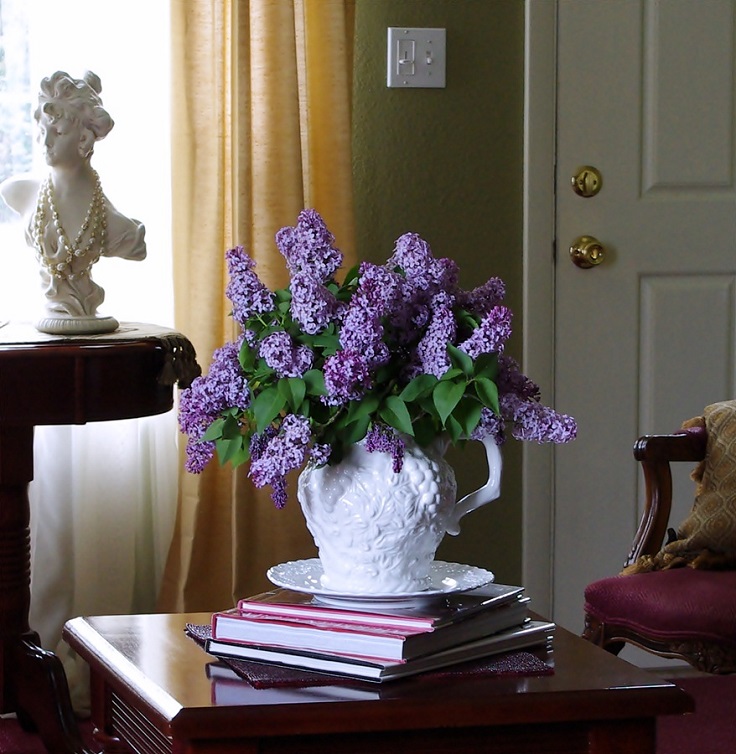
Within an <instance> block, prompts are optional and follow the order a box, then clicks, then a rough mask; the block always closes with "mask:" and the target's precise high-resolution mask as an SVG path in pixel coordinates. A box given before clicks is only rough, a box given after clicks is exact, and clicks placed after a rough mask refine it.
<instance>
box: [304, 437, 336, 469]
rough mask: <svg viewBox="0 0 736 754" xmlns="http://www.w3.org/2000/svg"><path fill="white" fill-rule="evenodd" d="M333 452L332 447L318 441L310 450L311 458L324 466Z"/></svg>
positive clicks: (318, 464)
mask: <svg viewBox="0 0 736 754" xmlns="http://www.w3.org/2000/svg"><path fill="white" fill-rule="evenodd" d="M331 454H332V448H331V447H330V446H329V445H328V444H326V443H320V442H316V443H314V444H313V445H312V448H311V450H310V451H309V459H310V461H311V462H312V463H313V464H314V465H315V466H324V465H325V464H326V463H327V462H328V461H329V460H330V455H331Z"/></svg>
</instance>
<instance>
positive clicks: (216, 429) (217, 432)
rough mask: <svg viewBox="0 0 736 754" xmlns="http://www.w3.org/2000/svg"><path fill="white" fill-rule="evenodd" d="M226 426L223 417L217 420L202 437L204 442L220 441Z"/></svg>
mask: <svg viewBox="0 0 736 754" xmlns="http://www.w3.org/2000/svg"><path fill="white" fill-rule="evenodd" d="M224 426H225V419H224V418H222V417H221V418H219V419H215V420H214V421H213V422H212V424H210V426H209V427H207V429H206V430H205V433H204V434H203V435H202V440H206V441H207V442H213V441H214V440H219V439H220V438H221V437H222V428H223V427H224Z"/></svg>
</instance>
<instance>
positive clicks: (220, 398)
mask: <svg viewBox="0 0 736 754" xmlns="http://www.w3.org/2000/svg"><path fill="white" fill-rule="evenodd" d="M241 342H242V340H241V339H238V340H237V341H234V342H231V343H226V344H225V345H224V346H222V347H221V348H218V349H217V350H216V351H215V352H214V354H213V355H212V363H211V364H210V368H209V372H208V373H207V374H206V375H201V376H199V377H197V378H196V379H195V380H194V381H193V382H192V384H191V385H190V386H189V387H188V388H187V389H186V390H182V392H181V398H180V405H179V426H180V428H181V430H182V432H184V433H186V434H187V435H189V439H188V440H187V450H186V454H187V461H186V469H187V471H190V472H191V473H194V474H197V473H199V472H201V471H202V469H203V468H204V467H205V466H206V465H207V463H208V462H209V460H210V459H211V458H212V456H213V455H214V451H215V444H214V442H210V441H202V440H201V438H202V435H204V433H205V431H206V430H207V428H208V427H209V426H210V424H212V422H213V421H214V420H215V419H217V418H218V417H219V416H220V413H221V412H222V411H223V410H224V409H226V408H230V407H232V406H237V407H239V408H242V409H245V408H247V407H248V406H249V405H250V399H251V394H250V388H249V387H248V381H247V380H246V379H245V376H244V375H243V373H242V370H241V369H240V364H239V362H238V353H239V351H240V346H241Z"/></svg>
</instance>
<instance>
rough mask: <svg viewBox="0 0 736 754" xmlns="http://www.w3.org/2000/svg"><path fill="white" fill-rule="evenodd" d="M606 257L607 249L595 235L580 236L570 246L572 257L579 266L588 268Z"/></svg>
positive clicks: (573, 261)
mask: <svg viewBox="0 0 736 754" xmlns="http://www.w3.org/2000/svg"><path fill="white" fill-rule="evenodd" d="M605 258H606V249H605V247H604V246H603V244H602V243H601V242H600V241H599V240H598V239H597V238H594V237H593V236H580V238H576V239H575V240H574V241H573V242H572V246H570V259H572V263H573V264H575V265H577V266H578V267H582V268H583V269H584V270H587V269H588V268H589V267H596V266H597V265H599V264H600V263H601V262H602V261H603V260H604V259H605Z"/></svg>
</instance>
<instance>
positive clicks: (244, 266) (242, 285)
mask: <svg viewBox="0 0 736 754" xmlns="http://www.w3.org/2000/svg"><path fill="white" fill-rule="evenodd" d="M225 259H226V261H227V267H228V272H229V274H230V282H229V283H228V284H227V287H226V288H225V295H226V296H227V297H228V298H229V299H230V301H232V304H233V318H234V319H235V321H236V322H238V324H240V325H245V323H246V322H247V321H248V319H249V318H250V317H252V316H253V315H254V314H264V313H265V312H270V311H272V310H273V307H274V296H273V293H271V291H269V290H268V288H266V286H265V285H263V283H262V282H261V281H260V280H259V279H258V275H256V273H255V272H254V271H253V268H254V267H255V266H256V263H255V262H254V261H253V260H252V259H251V258H250V257H249V256H248V255H247V254H246V253H245V249H244V248H243V247H242V246H236V247H235V248H232V249H230V250H229V251H227V252H226V253H225Z"/></svg>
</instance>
